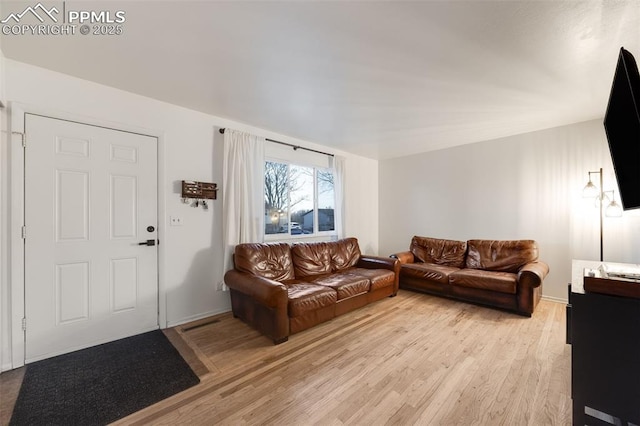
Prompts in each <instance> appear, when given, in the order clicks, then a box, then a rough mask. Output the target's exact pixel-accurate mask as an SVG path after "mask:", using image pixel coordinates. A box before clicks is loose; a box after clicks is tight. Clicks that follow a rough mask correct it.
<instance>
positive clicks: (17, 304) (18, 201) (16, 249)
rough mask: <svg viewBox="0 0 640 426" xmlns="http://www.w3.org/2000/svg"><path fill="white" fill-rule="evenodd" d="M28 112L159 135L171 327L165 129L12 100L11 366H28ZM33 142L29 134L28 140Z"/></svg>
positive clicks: (162, 249)
mask: <svg viewBox="0 0 640 426" xmlns="http://www.w3.org/2000/svg"><path fill="white" fill-rule="evenodd" d="M25 114H35V115H42V116H45V117H50V118H55V119H60V120H67V121H74V122H78V123H83V124H89V125H92V126H98V127H106V128H109V129H114V130H120V131H125V132H130V133H138V134H141V135H146V136H151V137H155V138H157V140H158V169H157V170H158V240H159V245H158V323H159V325H160V328H167V300H166V273H165V264H166V262H165V260H166V246H165V244H164V242H165V241H166V238H165V236H166V233H165V224H166V223H167V219H166V197H165V190H164V188H165V186H166V184H165V182H166V180H165V172H166V164H165V137H164V132H163V131H161V130H155V129H145V128H141V127H136V126H132V125H128V124H122V123H113V122H108V121H106V120H102V119H97V118H92V117H85V116H79V115H76V114H70V113H65V112H61V111H55V110H53V109H51V108H42V107H38V106H34V105H27V104H21V103H17V102H9V117H10V119H9V132H10V138H9V141H10V144H9V153H10V154H9V155H10V167H11V170H10V178H11V187H10V191H11V194H10V197H9V202H10V208H9V212H10V218H9V226H10V229H11V230H10V234H9V239H10V241H9V247H10V249H9V250H10V252H9V253H10V256H11V261H10V263H9V265H10V268H11V269H10V271H9V276H10V286H9V287H10V291H11V336H10V342H11V368H18V367H22V366H23V365H24V360H25V333H24V331H23V329H22V319H23V318H24V316H25V295H24V291H25V281H24V279H25V276H24V267H25V257H24V255H25V253H24V241H23V239H22V226H23V225H24V214H25V212H24V203H25V199H24V171H25V170H24V161H25V158H24V149H23V148H22V136H21V134H24V132H25ZM28 142H29V140H28V136H27V143H28Z"/></svg>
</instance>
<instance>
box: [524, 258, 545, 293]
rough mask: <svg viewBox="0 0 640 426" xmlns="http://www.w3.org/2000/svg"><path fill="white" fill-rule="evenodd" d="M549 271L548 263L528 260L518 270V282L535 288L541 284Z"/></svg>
mask: <svg viewBox="0 0 640 426" xmlns="http://www.w3.org/2000/svg"><path fill="white" fill-rule="evenodd" d="M548 273H549V265H547V264H546V263H544V262H541V261H537V262H530V263H527V264H526V265H524V266H523V267H522V268H521V269H520V271H519V272H518V283H520V284H522V285H525V286H528V287H531V288H536V287H539V286H540V285H541V284H542V281H543V280H544V278H545V277H546V276H547V274H548Z"/></svg>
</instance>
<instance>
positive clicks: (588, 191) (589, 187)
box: [582, 179, 600, 198]
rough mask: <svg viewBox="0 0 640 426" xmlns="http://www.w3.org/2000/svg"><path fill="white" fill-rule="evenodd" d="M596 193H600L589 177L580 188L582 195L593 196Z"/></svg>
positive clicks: (585, 196) (595, 195) (596, 194)
mask: <svg viewBox="0 0 640 426" xmlns="http://www.w3.org/2000/svg"><path fill="white" fill-rule="evenodd" d="M598 195H600V190H599V189H598V187H597V186H595V185H594V184H593V182H591V179H589V183H587V184H586V185H585V187H584V189H583V190H582V196H583V197H584V198H595V197H597V196H598Z"/></svg>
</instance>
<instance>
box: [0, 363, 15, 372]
mask: <svg viewBox="0 0 640 426" xmlns="http://www.w3.org/2000/svg"><path fill="white" fill-rule="evenodd" d="M9 370H13V368H12V366H11V363H7V364H2V366H1V367H0V373H4V372H5V371H9Z"/></svg>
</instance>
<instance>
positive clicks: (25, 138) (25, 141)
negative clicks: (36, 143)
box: [11, 132, 27, 148]
mask: <svg viewBox="0 0 640 426" xmlns="http://www.w3.org/2000/svg"><path fill="white" fill-rule="evenodd" d="M11 134H12V135H20V137H21V138H22V147H23V148H26V147H27V134H26V133H22V132H11Z"/></svg>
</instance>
